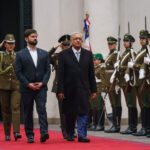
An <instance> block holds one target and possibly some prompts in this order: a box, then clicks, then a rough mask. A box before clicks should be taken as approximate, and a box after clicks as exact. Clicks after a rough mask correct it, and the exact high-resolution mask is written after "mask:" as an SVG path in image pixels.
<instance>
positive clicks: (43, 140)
mask: <svg viewBox="0 0 150 150" xmlns="http://www.w3.org/2000/svg"><path fill="white" fill-rule="evenodd" d="M48 139H49V134H48V133H47V134H43V135H41V137H40V142H41V143H43V142H45V141H46V140H48Z"/></svg>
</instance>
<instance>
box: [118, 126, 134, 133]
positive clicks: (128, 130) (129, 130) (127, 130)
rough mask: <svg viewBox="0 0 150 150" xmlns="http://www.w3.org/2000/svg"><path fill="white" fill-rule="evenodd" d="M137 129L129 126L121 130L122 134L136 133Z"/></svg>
mask: <svg viewBox="0 0 150 150" xmlns="http://www.w3.org/2000/svg"><path fill="white" fill-rule="evenodd" d="M136 131H137V129H136V128H131V127H128V128H127V129H126V130H125V131H122V132H120V133H121V134H132V133H136Z"/></svg>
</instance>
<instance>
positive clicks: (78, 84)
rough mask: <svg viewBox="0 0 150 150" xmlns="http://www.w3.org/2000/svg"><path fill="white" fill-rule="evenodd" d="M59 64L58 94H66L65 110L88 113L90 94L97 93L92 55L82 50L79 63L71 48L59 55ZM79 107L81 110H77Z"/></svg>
mask: <svg viewBox="0 0 150 150" xmlns="http://www.w3.org/2000/svg"><path fill="white" fill-rule="evenodd" d="M58 62H59V68H58V91H57V92H58V93H64V94H65V97H66V100H64V110H65V109H66V110H68V109H70V110H69V111H72V110H73V109H74V111H77V112H81V113H87V111H88V108H89V93H90V92H91V93H95V92H96V91H97V89H96V82H95V74H94V65H93V56H92V53H91V52H90V51H88V50H85V49H83V48H81V54H80V61H79V62H78V61H77V59H76V56H75V55H74V53H73V50H72V48H69V49H67V50H65V51H62V52H60V53H59V56H58ZM77 89H78V91H77ZM80 90H81V92H80ZM75 93H76V94H75ZM80 98H82V99H80ZM80 106H81V107H80ZM68 107H69V108H68ZM77 107H78V108H79V107H80V110H77ZM83 107H84V108H83Z"/></svg>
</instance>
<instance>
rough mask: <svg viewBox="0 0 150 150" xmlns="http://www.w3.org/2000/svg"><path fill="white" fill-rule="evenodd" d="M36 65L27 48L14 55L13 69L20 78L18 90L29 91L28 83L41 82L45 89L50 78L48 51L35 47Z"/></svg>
mask: <svg viewBox="0 0 150 150" xmlns="http://www.w3.org/2000/svg"><path fill="white" fill-rule="evenodd" d="M37 55H38V61H37V67H35V65H34V62H33V59H32V57H31V55H30V52H29V50H28V49H27V48H25V49H22V50H20V51H19V52H17V55H16V62H15V71H16V75H17V77H18V79H19V80H20V92H25V91H30V90H31V89H29V88H28V87H27V85H28V84H29V83H34V82H42V83H43V84H44V86H43V87H42V88H45V89H46V90H47V82H48V80H49V78H50V61H49V56H48V52H46V51H44V50H42V49H39V48H37Z"/></svg>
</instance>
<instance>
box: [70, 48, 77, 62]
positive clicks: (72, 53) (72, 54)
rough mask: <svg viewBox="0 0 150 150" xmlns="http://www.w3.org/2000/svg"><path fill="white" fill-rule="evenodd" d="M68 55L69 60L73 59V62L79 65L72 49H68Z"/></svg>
mask: <svg viewBox="0 0 150 150" xmlns="http://www.w3.org/2000/svg"><path fill="white" fill-rule="evenodd" d="M69 55H70V56H71V58H72V59H73V61H74V62H76V63H78V64H79V62H78V60H77V58H76V56H75V54H74V52H73V50H72V48H70V50H69Z"/></svg>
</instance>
